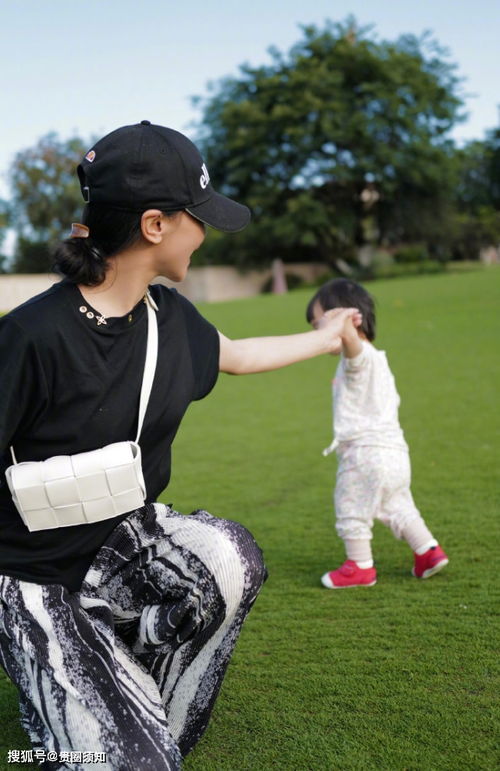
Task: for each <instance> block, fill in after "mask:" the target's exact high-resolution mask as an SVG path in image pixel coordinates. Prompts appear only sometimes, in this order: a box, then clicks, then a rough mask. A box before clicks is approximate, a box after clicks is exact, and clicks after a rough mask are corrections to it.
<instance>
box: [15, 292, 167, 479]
mask: <svg viewBox="0 0 500 771" xmlns="http://www.w3.org/2000/svg"><path fill="white" fill-rule="evenodd" d="M144 302H145V303H146V307H147V309H148V340H147V344H146V361H145V363H144V373H143V375H142V385H141V396H140V399H139V418H138V421H137V436H136V438H135V441H136V442H138V441H139V437H140V435H141V431H142V424H143V423H144V416H145V415H146V410H147V407H148V402H149V397H150V396H151V389H152V387H153V380H154V377H155V372H156V362H157V360H158V322H157V320H156V311H157V310H158V306H157V304H156V303H155V301H154V300H153V298H152V297H151V294H150V292H149V289H148V290H147V292H146V294H145V295H144ZM10 454H11V455H12V461H13V463H14V464H15V465H17V460H16V456H15V453H14V448H13V447H12V445H11V447H10Z"/></svg>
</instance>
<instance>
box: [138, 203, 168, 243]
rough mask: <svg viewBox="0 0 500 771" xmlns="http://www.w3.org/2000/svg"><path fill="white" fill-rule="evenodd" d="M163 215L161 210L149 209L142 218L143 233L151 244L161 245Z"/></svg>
mask: <svg viewBox="0 0 500 771" xmlns="http://www.w3.org/2000/svg"><path fill="white" fill-rule="evenodd" d="M162 230H163V228H162V213H161V211H160V210H159V209H148V210H147V211H145V212H143V213H142V216H141V233H142V236H143V238H144V239H145V240H146V241H149V243H150V244H159V243H160V241H161V239H162V237H163V233H162Z"/></svg>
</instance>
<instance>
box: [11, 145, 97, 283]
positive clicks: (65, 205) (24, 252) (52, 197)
mask: <svg viewBox="0 0 500 771" xmlns="http://www.w3.org/2000/svg"><path fill="white" fill-rule="evenodd" d="M86 149H87V147H86V145H85V144H84V143H83V141H82V139H80V138H79V137H73V138H71V139H68V140H62V139H60V138H59V137H58V135H57V134H55V133H51V134H47V135H46V136H44V137H42V138H41V139H40V140H39V142H38V143H37V144H36V145H35V146H34V147H31V148H28V149H27V150H23V151H22V152H19V153H18V154H17V155H16V157H15V159H14V162H13V164H12V167H11V173H10V181H11V186H12V190H13V198H12V201H11V205H10V221H11V225H12V226H13V227H14V229H15V231H16V233H17V245H16V253H15V257H14V264H13V269H14V270H16V271H19V272H22V273H30V272H37V271H46V270H48V269H50V248H51V246H52V244H53V243H54V242H55V241H57V240H59V239H60V238H63V237H65V236H66V235H67V234H68V232H69V230H70V227H71V222H72V221H74V220H75V219H79V218H80V214H81V210H82V206H83V200H82V195H81V192H80V186H79V184H78V180H77V177H76V173H75V169H76V166H77V164H78V163H79V162H80V160H81V158H82V156H83V155H84V153H85V151H86Z"/></svg>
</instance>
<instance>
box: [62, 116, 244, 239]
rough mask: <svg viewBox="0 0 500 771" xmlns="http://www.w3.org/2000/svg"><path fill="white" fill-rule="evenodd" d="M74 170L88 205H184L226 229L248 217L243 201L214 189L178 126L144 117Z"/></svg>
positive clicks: (163, 207) (237, 226) (134, 208)
mask: <svg viewBox="0 0 500 771" xmlns="http://www.w3.org/2000/svg"><path fill="white" fill-rule="evenodd" d="M77 171H78V178H79V180H80V187H81V190H82V195H83V198H84V200H85V202H86V203H89V204H106V205H108V206H109V207H110V208H113V209H120V210H123V211H137V212H142V211H145V210H146V209H160V210H161V211H164V212H170V211H172V212H173V211H179V210H185V211H187V212H189V214H191V215H192V216H193V217H196V219H198V220H200V222H203V223H205V224H206V225H210V226H211V227H213V228H216V229H217V230H223V231H225V232H226V233H236V232H238V231H239V230H243V228H244V227H246V225H248V223H249V222H250V210H249V209H248V208H247V207H246V206H243V205H242V204H240V203H236V201H233V200H231V198H227V196H225V195H221V193H216V192H215V190H214V189H213V187H212V185H211V183H210V175H209V173H208V169H207V167H206V164H205V162H204V160H203V158H202V156H201V155H200V153H199V151H198V149H197V148H196V146H195V145H194V144H193V143H192V142H191V141H190V140H189V139H188V138H187V137H185V136H184V134H181V133H180V132H179V131H174V129H170V128H165V127H164V126H155V125H153V124H152V123H151V122H150V121H148V120H143V121H141V122H140V123H137V124H135V125H133V126H123V127H122V128H119V129H116V131H112V132H111V134H107V135H106V136H105V137H103V138H102V139H100V140H99V141H98V142H97V143H96V144H95V145H94V146H93V147H92V149H91V150H89V151H88V153H87V154H86V155H85V157H84V158H83V160H82V162H81V163H80V165H79V166H78V169H77Z"/></svg>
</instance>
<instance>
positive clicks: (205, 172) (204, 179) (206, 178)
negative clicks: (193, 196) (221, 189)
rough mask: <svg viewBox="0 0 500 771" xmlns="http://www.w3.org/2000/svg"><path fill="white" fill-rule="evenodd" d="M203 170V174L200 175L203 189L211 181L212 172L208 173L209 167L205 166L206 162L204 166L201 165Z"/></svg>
mask: <svg viewBox="0 0 500 771" xmlns="http://www.w3.org/2000/svg"><path fill="white" fill-rule="evenodd" d="M201 170H202V172H203V174H202V175H201V177H200V187H202V188H203V190H205V188H206V186H207V185H208V183H209V182H210V174H209V173H208V169H207V167H206V166H205V164H203V166H202V167H201Z"/></svg>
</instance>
